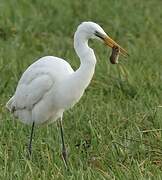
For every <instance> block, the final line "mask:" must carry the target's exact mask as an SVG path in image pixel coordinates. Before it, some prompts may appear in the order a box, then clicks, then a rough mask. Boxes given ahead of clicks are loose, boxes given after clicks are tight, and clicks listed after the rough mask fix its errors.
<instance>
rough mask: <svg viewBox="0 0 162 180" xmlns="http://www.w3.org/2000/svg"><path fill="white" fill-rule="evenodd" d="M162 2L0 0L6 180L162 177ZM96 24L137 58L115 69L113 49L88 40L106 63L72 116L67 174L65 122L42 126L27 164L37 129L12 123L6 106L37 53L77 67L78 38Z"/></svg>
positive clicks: (0, 115)
mask: <svg viewBox="0 0 162 180" xmlns="http://www.w3.org/2000/svg"><path fill="white" fill-rule="evenodd" d="M161 7H162V1H161V0H148V1H145V0H134V1H130V0H109V1H108V0H91V1H87V0H82V1H72V0H71V1H70V0H69V1H68V0H1V1H0V179H1V180H12V179H14V180H17V179H18V180H22V179H23V180H28V179H32V180H34V179H41V180H51V179H53V180H56V179H59V180H60V179H70V180H81V179H82V180H93V179H97V180H98V179H123V180H124V179H130V180H132V179H156V180H157V179H159V180H160V179H162V108H158V106H159V105H162V71H161V70H162V10H161ZM88 20H91V21H95V22H97V23H98V24H100V25H101V26H102V27H103V28H104V30H105V31H106V32H107V33H108V34H109V35H110V36H111V37H112V38H113V39H115V40H116V41H117V42H119V43H120V44H121V45H122V46H123V47H125V48H126V49H127V50H128V52H129V54H130V57H129V58H128V59H123V58H121V61H120V64H119V65H111V64H110V63H109V55H110V53H111V50H108V49H107V48H106V47H105V46H104V45H103V44H101V43H99V42H98V41H93V42H91V43H90V45H91V47H93V48H94V50H95V53H96V56H97V60H98V62H97V66H96V72H95V76H94V77H93V80H92V82H91V84H90V86H89V88H88V89H87V90H86V93H85V94H84V96H83V98H82V99H81V101H80V102H79V103H78V104H77V105H76V106H75V107H74V108H73V109H71V110H69V111H68V112H66V113H65V114H64V130H65V139H66V144H67V147H68V152H69V164H70V169H71V170H70V171H69V172H67V171H66V170H65V168H64V164H63V162H62V160H61V157H60V133H59V130H58V128H57V125H56V124H52V125H49V126H43V127H39V128H36V129H35V136H34V141H33V154H32V159H31V160H29V159H28V158H27V151H26V146H27V143H28V138H29V134H30V130H31V127H30V126H26V125H24V124H21V123H19V122H17V121H14V119H13V117H12V116H11V115H10V114H9V113H8V112H7V110H6V108H5V103H6V102H7V100H8V99H9V97H10V96H11V95H12V94H13V93H14V91H15V88H16V85H17V82H18V80H19V78H20V76H21V74H22V72H23V71H24V70H25V69H26V68H27V67H28V66H29V65H30V64H31V63H32V62H34V61H35V60H36V59H38V58H39V57H42V56H45V55H54V56H58V57H62V58H64V59H67V61H68V62H69V63H70V64H71V65H72V67H73V68H74V69H77V68H78V67H79V59H78V58H77V56H76V54H75V52H74V50H73V34H74V32H75V30H76V27H77V25H78V24H80V23H81V22H82V21H88Z"/></svg>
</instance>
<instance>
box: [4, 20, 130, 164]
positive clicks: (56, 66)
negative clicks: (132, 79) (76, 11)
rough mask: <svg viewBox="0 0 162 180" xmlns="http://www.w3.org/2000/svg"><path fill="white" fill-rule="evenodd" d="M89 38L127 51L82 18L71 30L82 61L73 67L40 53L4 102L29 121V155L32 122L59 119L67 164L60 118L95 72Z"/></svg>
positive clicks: (123, 51) (83, 89)
mask: <svg viewBox="0 0 162 180" xmlns="http://www.w3.org/2000/svg"><path fill="white" fill-rule="evenodd" d="M89 39H99V40H101V41H103V42H104V43H105V44H106V45H108V46H109V47H111V48H113V47H114V46H117V47H119V49H120V53H121V54H122V55H124V56H125V55H127V52H126V50H124V49H123V48H121V47H120V46H119V45H118V44H117V43H116V42H115V41H113V40H112V39H111V38H110V37H109V36H108V35H107V34H106V33H105V32H104V30H103V29H102V28H101V27H100V26H99V25H98V24H96V23H93V22H83V23H81V24H80V25H79V26H78V28H77V31H76V32H75V34H74V49H75V51H76V53H77V55H78V57H79V59H80V62H81V64H80V67H79V69H77V70H76V71H74V70H73V69H72V68H71V66H70V64H69V63H68V62H67V61H65V60H63V59H61V58H58V57H54V56H45V57H42V58H40V59H38V60H37V61H36V62H34V63H33V64H32V65H30V66H29V67H28V68H27V70H26V71H25V72H24V73H23V75H22V77H21V78H20V80H19V82H18V86H17V88H16V92H15V94H14V95H13V97H12V98H11V99H10V100H9V101H8V102H7V104H6V107H7V108H8V109H9V111H10V112H11V113H13V114H14V116H15V117H17V118H18V119H19V120H20V121H21V122H23V123H26V124H32V130H31V135H30V142H29V147H28V148H29V154H30V155H31V144H32V136H33V130H34V125H35V124H36V125H37V124H43V123H52V122H54V121H56V120H57V119H59V125H60V129H61V139H62V156H63V160H64V162H65V164H66V165H67V156H66V148H65V143H64V138H63V128H62V118H63V113H64V111H65V110H67V109H69V108H71V107H72V106H73V105H74V104H76V103H77V102H78V101H79V100H80V98H81V97H82V95H83V93H84V91H85V89H86V88H87V86H88V85H89V83H90V81H91V79H92V76H93V74H94V71H95V65H96V57H95V54H94V51H93V50H92V49H91V48H90V47H89V46H88V40H89Z"/></svg>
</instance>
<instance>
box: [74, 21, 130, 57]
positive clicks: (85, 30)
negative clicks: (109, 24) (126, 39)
mask: <svg viewBox="0 0 162 180" xmlns="http://www.w3.org/2000/svg"><path fill="white" fill-rule="evenodd" d="M77 31H78V32H80V35H82V37H84V38H86V39H98V40H101V41H102V42H104V43H105V44H106V45H107V46H109V47H111V48H114V47H118V48H119V53H120V54H121V55H123V56H128V53H127V51H126V50H125V49H124V48H122V47H121V46H120V45H119V44H118V43H116V42H115V41H114V40H113V39H111V38H110V37H109V36H108V35H107V34H106V33H105V31H104V30H103V29H102V27H100V26H99V25H98V24H96V23H94V22H83V23H81V24H80V25H79V26H78V29H77Z"/></svg>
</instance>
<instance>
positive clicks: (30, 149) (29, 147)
mask: <svg viewBox="0 0 162 180" xmlns="http://www.w3.org/2000/svg"><path fill="white" fill-rule="evenodd" d="M34 125H35V122H33V124H32V129H31V134H30V140H29V146H28V150H29V155H30V156H31V153H32V139H33V132H34Z"/></svg>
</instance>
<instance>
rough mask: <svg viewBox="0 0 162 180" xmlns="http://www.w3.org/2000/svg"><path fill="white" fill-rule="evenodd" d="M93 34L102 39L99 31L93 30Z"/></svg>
mask: <svg viewBox="0 0 162 180" xmlns="http://www.w3.org/2000/svg"><path fill="white" fill-rule="evenodd" d="M94 34H95V36H97V37H99V38H101V39H104V38H103V36H102V34H101V33H99V32H98V31H95V33H94Z"/></svg>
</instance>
